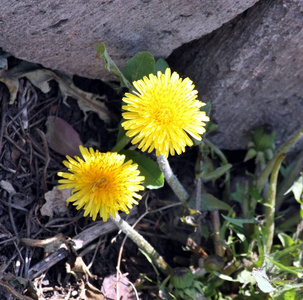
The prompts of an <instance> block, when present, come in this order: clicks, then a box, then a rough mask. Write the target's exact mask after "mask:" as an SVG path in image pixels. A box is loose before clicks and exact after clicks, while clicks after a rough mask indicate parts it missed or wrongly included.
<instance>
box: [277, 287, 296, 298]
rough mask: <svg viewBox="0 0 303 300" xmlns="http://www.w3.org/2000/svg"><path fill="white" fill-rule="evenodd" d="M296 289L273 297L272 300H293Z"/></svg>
mask: <svg viewBox="0 0 303 300" xmlns="http://www.w3.org/2000/svg"><path fill="white" fill-rule="evenodd" d="M295 296H296V289H291V290H289V291H284V292H282V293H281V294H279V295H278V296H276V297H274V298H273V299H274V300H295V299H296V298H295Z"/></svg>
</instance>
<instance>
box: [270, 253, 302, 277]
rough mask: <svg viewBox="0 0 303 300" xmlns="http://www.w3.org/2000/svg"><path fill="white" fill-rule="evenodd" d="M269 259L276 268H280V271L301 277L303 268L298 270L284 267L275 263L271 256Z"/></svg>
mask: <svg viewBox="0 0 303 300" xmlns="http://www.w3.org/2000/svg"><path fill="white" fill-rule="evenodd" d="M267 258H268V259H269V260H270V261H271V262H272V263H273V264H274V265H275V266H276V267H278V268H279V269H280V270H282V271H286V272H288V273H291V274H294V275H296V276H299V275H300V274H299V273H302V272H303V268H297V267H287V266H284V265H282V264H281V263H279V262H277V261H274V260H273V259H272V258H270V257H269V256H267Z"/></svg>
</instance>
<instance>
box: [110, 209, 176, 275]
mask: <svg viewBox="0 0 303 300" xmlns="http://www.w3.org/2000/svg"><path fill="white" fill-rule="evenodd" d="M110 218H111V219H112V221H113V222H114V223H115V224H116V225H117V226H118V227H119V228H120V230H121V231H122V232H123V233H125V234H126V236H128V237H129V238H130V239H132V241H133V242H134V243H135V244H137V246H138V247H139V248H140V249H141V250H142V251H144V252H145V253H146V254H147V255H148V257H149V258H150V259H151V260H152V262H153V263H154V264H155V265H156V266H157V267H158V268H159V269H160V270H161V271H162V272H163V273H164V274H165V275H170V274H172V268H171V267H170V266H169V265H168V264H167V262H166V261H165V260H164V259H163V257H162V256H160V255H159V253H158V252H157V251H156V250H155V248H154V247H153V246H152V245H151V244H150V243H149V242H147V241H146V239H145V238H144V237H143V236H142V235H141V234H140V233H138V232H137V231H136V230H135V229H134V228H133V227H131V226H130V225H129V224H128V223H127V222H125V221H124V220H123V219H121V217H120V216H119V215H118V214H117V216H116V218H113V217H112V216H110Z"/></svg>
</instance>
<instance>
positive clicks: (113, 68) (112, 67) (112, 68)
mask: <svg viewBox="0 0 303 300" xmlns="http://www.w3.org/2000/svg"><path fill="white" fill-rule="evenodd" d="M96 50H97V52H98V54H99V58H100V59H102V60H104V67H105V70H107V71H109V72H112V73H114V74H115V75H116V76H117V77H118V78H119V80H120V83H121V86H124V87H127V88H128V89H129V90H132V89H133V86H132V84H131V83H130V82H129V81H128V80H127V79H126V78H125V77H124V75H123V73H122V72H121V71H120V69H119V68H118V67H117V65H116V64H115V62H114V61H113V60H112V59H111V57H110V56H109V54H108V52H107V50H106V47H105V44H104V43H100V44H99V45H98V46H97V49H96Z"/></svg>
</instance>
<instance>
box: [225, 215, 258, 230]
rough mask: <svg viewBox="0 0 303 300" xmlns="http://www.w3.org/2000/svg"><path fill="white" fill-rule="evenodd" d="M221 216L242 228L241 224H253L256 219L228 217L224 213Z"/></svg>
mask: <svg viewBox="0 0 303 300" xmlns="http://www.w3.org/2000/svg"><path fill="white" fill-rule="evenodd" d="M222 217H223V218H224V219H225V220H226V221H228V222H230V223H232V224H234V225H237V226H239V227H242V228H243V224H255V223H256V220H255V219H254V218H251V219H234V218H230V217H227V216H224V215H222Z"/></svg>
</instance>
